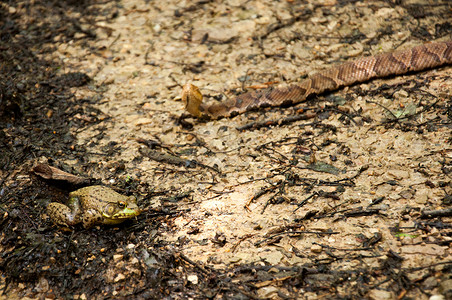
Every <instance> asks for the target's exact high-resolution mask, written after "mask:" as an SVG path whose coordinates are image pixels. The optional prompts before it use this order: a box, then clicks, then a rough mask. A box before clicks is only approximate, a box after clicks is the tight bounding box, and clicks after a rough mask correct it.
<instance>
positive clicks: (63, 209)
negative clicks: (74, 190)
mask: <svg viewBox="0 0 452 300" xmlns="http://www.w3.org/2000/svg"><path fill="white" fill-rule="evenodd" d="M47 214H48V215H49V216H50V218H51V219H52V221H53V223H55V224H57V225H60V226H66V227H67V226H73V225H75V224H78V223H80V221H81V220H80V217H79V216H78V215H77V213H76V212H73V211H71V209H70V208H69V207H67V206H66V205H64V204H61V203H57V202H52V203H50V204H49V205H48V206H47Z"/></svg>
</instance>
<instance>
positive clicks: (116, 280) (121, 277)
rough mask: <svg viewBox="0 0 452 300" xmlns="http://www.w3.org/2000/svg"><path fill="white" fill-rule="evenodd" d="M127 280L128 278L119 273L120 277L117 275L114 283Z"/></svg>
mask: <svg viewBox="0 0 452 300" xmlns="http://www.w3.org/2000/svg"><path fill="white" fill-rule="evenodd" d="M125 278H126V276H125V275H124V274H122V273H119V274H118V275H116V277H115V280H114V282H119V281H121V280H124V279H125Z"/></svg>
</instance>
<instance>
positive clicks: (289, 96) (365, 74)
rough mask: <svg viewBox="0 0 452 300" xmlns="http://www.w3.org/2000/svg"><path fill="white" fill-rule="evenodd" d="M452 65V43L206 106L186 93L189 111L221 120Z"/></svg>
mask: <svg viewBox="0 0 452 300" xmlns="http://www.w3.org/2000/svg"><path fill="white" fill-rule="evenodd" d="M446 64H452V41H445V42H436V43H427V44H424V45H420V46H416V47H414V48H411V49H407V50H401V51H395V52H390V53H384V54H379V55H375V56H368V57H363V58H360V59H357V60H355V61H352V62H346V63H344V64H341V65H338V66H334V67H331V68H330V69H327V70H325V71H322V72H319V73H317V74H314V75H313V76H311V77H310V78H308V79H306V80H304V81H302V82H300V83H297V84H292V85H289V86H287V87H282V88H268V89H265V90H258V91H252V92H248V93H244V94H241V95H239V96H236V97H233V98H230V99H227V100H226V101H223V102H220V103H215V104H211V105H206V104H204V103H202V94H201V92H200V91H199V89H198V88H197V87H196V86H194V85H192V84H189V83H188V84H186V85H185V86H184V87H183V89H182V96H181V98H182V100H183V101H184V103H185V110H186V111H188V112H189V113H190V114H192V115H193V116H195V117H197V118H201V119H220V118H225V117H234V116H236V115H238V114H241V113H244V112H247V111H251V110H257V109H259V108H263V107H269V106H289V105H293V104H296V103H300V102H303V101H304V100H306V99H307V98H308V97H309V96H311V95H317V94H321V93H323V92H325V91H330V90H335V89H338V88H340V87H343V86H348V85H352V84H354V83H358V82H363V81H367V80H370V79H372V78H379V77H386V76H391V75H400V74H405V73H408V72H416V71H421V70H424V69H430V68H434V67H438V66H441V65H446Z"/></svg>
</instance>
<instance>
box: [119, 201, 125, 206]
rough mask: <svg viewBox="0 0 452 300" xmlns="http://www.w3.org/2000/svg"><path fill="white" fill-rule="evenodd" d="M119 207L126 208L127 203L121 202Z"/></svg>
mask: <svg viewBox="0 0 452 300" xmlns="http://www.w3.org/2000/svg"><path fill="white" fill-rule="evenodd" d="M118 206H119V208H125V207H126V203H125V202H124V201H119V202H118Z"/></svg>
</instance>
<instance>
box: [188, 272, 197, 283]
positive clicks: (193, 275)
mask: <svg viewBox="0 0 452 300" xmlns="http://www.w3.org/2000/svg"><path fill="white" fill-rule="evenodd" d="M187 280H188V281H190V282H191V283H192V284H198V276H197V275H196V274H192V275H188V276H187Z"/></svg>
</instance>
